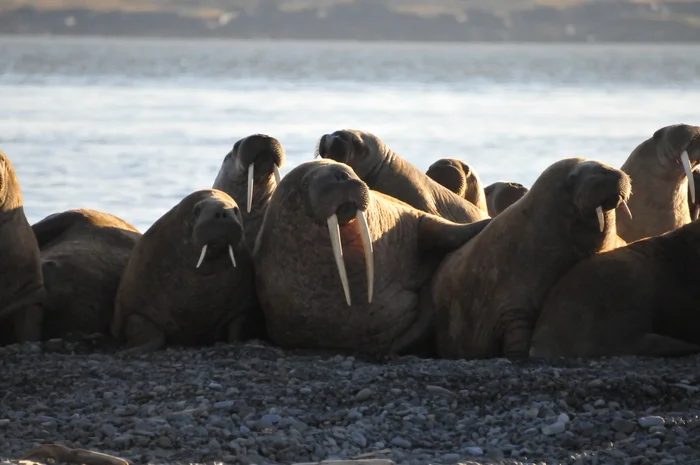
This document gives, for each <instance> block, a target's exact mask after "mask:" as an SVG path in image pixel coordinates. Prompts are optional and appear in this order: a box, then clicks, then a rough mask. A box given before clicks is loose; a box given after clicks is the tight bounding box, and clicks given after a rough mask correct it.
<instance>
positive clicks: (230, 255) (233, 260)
mask: <svg viewBox="0 0 700 465" xmlns="http://www.w3.org/2000/svg"><path fill="white" fill-rule="evenodd" d="M204 247H206V245H205V246H204ZM228 256H229V257H231V263H233V267H234V268H236V257H235V256H234V255H233V247H231V244H229V245H228Z"/></svg>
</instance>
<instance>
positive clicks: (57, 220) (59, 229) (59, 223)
mask: <svg viewBox="0 0 700 465" xmlns="http://www.w3.org/2000/svg"><path fill="white" fill-rule="evenodd" d="M84 219H85V216H84V215H83V214H82V213H80V212H76V211H67V212H62V213H54V214H52V215H49V216H47V217H46V218H44V219H43V220H40V221H38V222H36V223H34V224H33V225H32V231H34V236H36V240H37V242H38V243H39V248H42V247H44V246H45V245H46V244H48V243H49V242H51V241H53V240H54V239H56V238H57V237H58V236H60V235H61V234H63V233H64V232H66V231H67V230H68V229H70V228H71V227H72V226H73V225H74V224H76V223H77V222H78V221H81V220H84Z"/></svg>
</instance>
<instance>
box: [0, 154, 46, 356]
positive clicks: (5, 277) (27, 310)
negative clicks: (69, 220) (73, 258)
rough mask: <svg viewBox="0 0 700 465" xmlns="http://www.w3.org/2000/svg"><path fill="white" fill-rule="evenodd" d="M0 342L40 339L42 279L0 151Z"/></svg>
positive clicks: (9, 170)
mask: <svg viewBox="0 0 700 465" xmlns="http://www.w3.org/2000/svg"><path fill="white" fill-rule="evenodd" d="M0 257H1V258H0V344H3V345H4V344H12V343H15V342H27V341H39V340H41V320H42V315H43V309H42V306H43V304H44V296H45V292H44V282H43V277H42V274H41V257H40V255H39V245H38V244H37V241H36V238H35V237H34V234H33V233H32V228H31V226H30V225H29V222H28V221H27V217H26V216H25V215H24V207H23V203H22V191H21V189H20V185H19V180H18V179H17V175H16V174H15V169H14V167H13V166H12V162H11V161H10V159H9V158H8V157H7V155H5V153H3V152H2V151H0Z"/></svg>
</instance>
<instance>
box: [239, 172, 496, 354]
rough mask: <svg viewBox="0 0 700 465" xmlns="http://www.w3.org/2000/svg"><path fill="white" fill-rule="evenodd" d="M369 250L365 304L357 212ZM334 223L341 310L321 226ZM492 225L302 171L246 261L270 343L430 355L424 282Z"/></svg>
mask: <svg viewBox="0 0 700 465" xmlns="http://www.w3.org/2000/svg"><path fill="white" fill-rule="evenodd" d="M365 206H366V212H365V214H366V217H367V222H368V225H369V229H370V234H371V237H372V242H373V248H374V263H375V280H374V297H373V299H372V303H371V304H370V303H368V302H367V281H366V274H365V259H364V252H363V246H362V240H361V237H360V233H359V228H358V226H357V221H356V220H355V219H354V218H355V212H356V211H357V208H360V209H362V208H365ZM336 212H337V215H338V221H339V224H340V235H341V243H342V247H343V255H344V260H345V266H346V270H347V275H348V281H349V285H350V295H351V298H352V306H348V305H347V303H346V301H345V297H344V293H343V288H342V284H341V281H340V278H339V275H338V269H337V266H336V263H335V260H334V258H333V249H332V247H331V242H330V237H329V233H328V227H327V222H326V219H327V218H328V217H329V216H331V215H332V214H333V213H336ZM488 221H490V219H487V220H484V221H481V222H478V223H474V224H469V225H464V224H456V223H452V222H450V221H447V220H445V219H442V218H440V217H437V216H434V215H430V214H427V213H425V212H422V211H420V210H417V209H415V208H413V207H411V206H409V205H407V204H405V203H403V202H401V201H398V200H396V199H394V198H392V197H389V196H387V195H384V194H382V193H379V192H375V191H370V190H369V189H368V188H367V185H366V184H365V183H364V182H362V181H361V180H360V179H359V178H358V176H357V175H356V174H355V173H354V172H353V170H352V169H351V168H350V167H349V166H347V165H345V164H342V163H336V162H334V161H332V160H316V161H310V162H306V163H302V164H300V165H298V166H297V167H295V168H294V169H293V170H292V171H290V172H289V173H288V174H287V175H286V176H285V177H284V179H282V182H281V183H280V185H279V186H278V187H277V190H276V191H275V193H274V194H273V196H272V200H271V201H270V204H269V206H268V210H267V213H266V214H265V221H264V222H263V227H262V229H261V231H260V235H259V236H258V240H257V243H256V246H255V251H254V253H253V259H254V262H255V271H256V282H257V286H258V295H259V296H260V302H261V305H262V308H263V311H264V312H265V318H266V321H267V329H268V335H269V337H270V338H271V339H272V341H273V342H275V343H276V344H278V345H280V346H282V347H286V348H307V349H310V348H313V349H332V350H344V351H356V352H363V353H368V354H376V355H396V354H400V353H420V354H424V355H425V354H432V353H434V342H433V341H432V335H433V334H434V330H433V327H432V325H433V315H434V312H433V307H432V304H431V301H430V294H429V286H428V285H429V280H430V278H431V276H432V274H433V272H434V270H435V268H436V267H437V265H438V264H439V262H440V260H441V259H442V257H443V256H444V255H445V254H446V253H447V252H449V251H450V250H454V249H456V248H457V247H459V246H460V245H462V244H464V243H466V242H467V241H469V240H470V239H471V238H472V237H474V236H475V235H477V234H478V233H479V232H480V231H481V230H482V229H483V228H484V226H485V225H486V224H487V223H488Z"/></svg>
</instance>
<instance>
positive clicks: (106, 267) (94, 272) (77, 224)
mask: <svg viewBox="0 0 700 465" xmlns="http://www.w3.org/2000/svg"><path fill="white" fill-rule="evenodd" d="M32 230H33V231H34V234H35V236H36V238H37V241H38V243H39V249H40V250H41V266H42V271H43V275H44V287H45V289H46V303H45V307H44V321H43V331H42V333H43V335H42V337H43V339H51V338H55V337H66V336H67V335H69V334H75V335H78V334H83V335H88V334H93V333H101V334H105V335H109V325H110V322H111V319H112V313H113V311H114V298H115V296H116V294H117V288H118V287H119V281H120V280H121V276H122V273H123V272H124V267H125V266H126V262H127V261H128V260H129V255H130V254H131V250H132V249H133V248H134V246H135V245H136V242H137V241H138V239H139V238H140V237H141V233H140V232H139V231H138V230H137V229H136V228H135V227H134V226H132V225H131V224H129V223H127V222H126V221H124V220H122V219H120V218H117V217H116V216H112V215H109V214H107V213H102V212H98V211H95V210H88V209H76V210H68V211H65V212H62V213H56V214H53V215H50V216H48V217H46V218H44V219H43V220H41V221H39V222H38V223H35V224H34V225H32Z"/></svg>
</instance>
